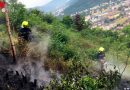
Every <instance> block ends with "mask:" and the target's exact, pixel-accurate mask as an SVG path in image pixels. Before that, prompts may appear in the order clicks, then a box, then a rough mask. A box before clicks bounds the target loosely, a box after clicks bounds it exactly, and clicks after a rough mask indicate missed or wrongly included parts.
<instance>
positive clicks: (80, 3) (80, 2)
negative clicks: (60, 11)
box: [64, 0, 109, 14]
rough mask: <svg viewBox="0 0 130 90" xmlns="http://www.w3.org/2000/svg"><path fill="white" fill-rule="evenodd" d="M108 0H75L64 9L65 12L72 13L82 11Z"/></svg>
mask: <svg viewBox="0 0 130 90" xmlns="http://www.w3.org/2000/svg"><path fill="white" fill-rule="evenodd" d="M108 1H109V0H77V2H75V3H73V4H72V5H71V6H69V7H68V8H66V9H65V10H64V13H65V14H72V13H75V12H78V11H82V10H85V9H88V8H91V7H94V6H96V5H99V4H102V3H104V2H108Z"/></svg>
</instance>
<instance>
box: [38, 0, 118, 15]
mask: <svg viewBox="0 0 130 90" xmlns="http://www.w3.org/2000/svg"><path fill="white" fill-rule="evenodd" d="M109 1H110V0H53V1H51V2H50V3H48V4H47V5H45V6H41V7H39V9H40V10H42V11H45V12H53V13H54V12H59V13H64V14H65V15H70V14H73V13H75V12H78V11H82V10H85V9H88V8H91V7H94V6H96V5H99V4H102V3H104V2H109ZM112 1H116V0H112Z"/></svg>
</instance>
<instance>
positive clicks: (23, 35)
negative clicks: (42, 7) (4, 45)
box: [18, 21, 31, 56]
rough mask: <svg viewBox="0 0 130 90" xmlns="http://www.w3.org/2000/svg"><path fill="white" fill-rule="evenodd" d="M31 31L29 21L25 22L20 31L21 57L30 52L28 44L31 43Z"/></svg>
mask: <svg viewBox="0 0 130 90" xmlns="http://www.w3.org/2000/svg"><path fill="white" fill-rule="evenodd" d="M30 36H31V29H30V28H29V23H28V21H23V22H22V25H21V28H20V30H19V31H18V37H19V50H20V56H26V55H27V52H28V50H29V48H28V45H27V43H28V42H30V41H31V37H30Z"/></svg>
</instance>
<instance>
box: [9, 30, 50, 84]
mask: <svg viewBox="0 0 130 90" xmlns="http://www.w3.org/2000/svg"><path fill="white" fill-rule="evenodd" d="M32 31H33V35H32V41H31V42H30V43H28V44H27V47H28V49H27V54H26V57H21V58H18V60H17V64H16V65H11V66H10V70H13V71H18V72H19V73H22V74H23V75H26V76H27V77H30V81H34V80H35V79H37V81H38V85H39V86H41V85H45V84H48V83H49V82H50V80H51V73H50V71H45V69H44V60H46V59H47V57H46V56H47V52H48V45H49V40H50V36H49V35H48V34H46V33H40V32H38V31H36V30H35V29H34V30H32Z"/></svg>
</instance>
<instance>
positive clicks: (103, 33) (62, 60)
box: [0, 0, 130, 90]
mask: <svg viewBox="0 0 130 90" xmlns="http://www.w3.org/2000/svg"><path fill="white" fill-rule="evenodd" d="M8 9H9V17H10V25H11V30H12V34H13V38H14V40H13V41H14V42H15V46H16V51H17V62H18V63H17V64H16V65H12V64H11V65H10V64H9V63H6V62H5V61H9V60H10V58H8V57H10V56H11V54H10V44H9V39H8V34H7V31H6V26H5V19H4V14H3V13H1V12H0V38H1V39H0V60H1V61H0V62H1V63H0V65H1V67H2V68H5V69H6V70H9V71H10V70H11V71H14V72H15V71H18V72H19V74H21V72H22V73H23V74H25V76H26V75H27V76H28V78H29V79H27V80H29V81H30V82H32V81H33V80H34V81H35V80H37V83H38V86H37V87H39V88H37V89H31V90H123V89H124V88H129V87H130V81H129V79H130V77H129V76H130V74H129V71H130V69H129V67H130V60H129V56H130V26H127V27H125V28H124V29H123V30H120V31H116V30H115V31H112V30H102V29H101V28H98V27H97V28H92V27H91V23H90V22H85V20H84V17H83V16H81V15H76V16H74V17H70V16H64V17H63V19H62V20H59V19H58V18H56V17H54V16H53V15H52V14H46V13H44V12H41V11H39V10H36V9H31V10H28V9H26V8H24V5H22V4H20V3H17V0H10V2H9V3H8ZM24 20H27V21H29V27H30V28H31V30H32V38H33V40H32V42H30V43H28V45H27V46H28V48H27V49H25V50H27V51H25V52H27V53H26V54H27V55H26V56H22V55H23V54H24V52H21V50H22V49H24V48H22V47H19V43H18V37H17V34H18V31H19V28H20V27H21V23H22V21H24ZM99 47H104V48H105V53H106V57H105V60H106V61H107V62H108V63H110V65H109V66H110V69H111V70H107V71H100V68H99V62H98V60H97V53H98V48H99ZM3 63H4V65H3ZM5 65H6V67H4V66H5ZM109 66H108V68H109ZM2 70H3V69H2ZM2 70H1V72H4V71H6V70H4V71H2ZM18 72H17V73H16V75H19V74H18ZM9 75H10V74H9ZM11 75H12V74H11ZM5 76H8V75H7V74H6V75H5ZM2 77H4V76H3V75H2V76H0V80H1V81H2V80H3V79H1V78H2ZM10 78H11V77H9V80H12V78H11V79H10ZM13 79H14V77H13ZM18 80H19V81H22V80H21V79H18ZM25 80H26V79H25ZM10 82H11V83H10ZM10 82H7V81H6V80H5V81H4V80H3V81H2V82H1V83H0V88H2V89H1V90H30V89H29V87H28V85H30V87H31V85H33V84H25V83H24V84H21V83H17V82H15V81H14V82H12V81H10ZM5 83H6V84H5ZM12 83H15V84H12ZM17 84H18V85H17ZM34 85H35V84H34ZM40 86H41V87H40Z"/></svg>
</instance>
